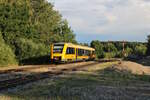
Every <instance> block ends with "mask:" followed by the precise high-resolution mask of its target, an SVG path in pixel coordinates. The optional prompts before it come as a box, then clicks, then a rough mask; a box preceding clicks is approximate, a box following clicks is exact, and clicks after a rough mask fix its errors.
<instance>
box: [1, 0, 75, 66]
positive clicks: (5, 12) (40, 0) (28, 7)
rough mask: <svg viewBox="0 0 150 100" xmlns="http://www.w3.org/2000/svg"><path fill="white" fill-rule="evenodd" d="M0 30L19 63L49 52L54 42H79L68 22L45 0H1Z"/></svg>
mask: <svg viewBox="0 0 150 100" xmlns="http://www.w3.org/2000/svg"><path fill="white" fill-rule="evenodd" d="M0 31H1V33H0V34H1V37H2V38H3V39H4V40H3V43H4V44H5V45H7V46H6V48H9V50H8V51H9V52H12V53H13V52H14V54H13V55H15V56H16V58H17V60H18V61H19V62H22V60H24V59H29V58H33V57H34V58H36V57H40V56H44V55H48V54H49V52H50V51H49V50H50V49H49V45H50V44H51V43H53V42H74V43H75V42H76V41H75V35H74V34H73V31H72V30H71V28H70V27H69V25H68V23H67V21H66V20H63V19H62V17H61V15H60V14H59V12H58V11H56V10H54V9H53V5H52V4H50V3H48V2H47V1H46V0H1V1H0ZM0 44H2V41H0ZM0 49H2V46H0ZM5 52H6V51H5ZM1 53H2V52H1ZM7 54H8V53H7ZM13 57H14V56H13ZM6 62H8V64H9V62H10V61H6ZM1 64H3V63H1V62H0V65H1Z"/></svg>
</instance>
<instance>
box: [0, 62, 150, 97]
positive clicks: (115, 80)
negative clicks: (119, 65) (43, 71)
mask: <svg viewBox="0 0 150 100" xmlns="http://www.w3.org/2000/svg"><path fill="white" fill-rule="evenodd" d="M112 64H114V63H104V64H101V65H98V66H93V69H92V68H89V69H88V70H87V71H86V72H77V73H70V74H65V75H62V76H59V77H54V78H53V79H45V80H43V81H39V82H37V83H36V82H35V83H32V84H28V85H26V86H24V87H19V88H18V89H16V90H13V91H7V92H4V93H2V95H1V96H0V98H1V100H120V99H121V100H134V99H136V100H141V99H142V100H148V99H149V98H150V95H143V93H141V92H140V90H138V89H139V85H140V86H141V85H143V87H142V86H141V87H140V88H144V86H145V85H147V84H149V83H150V78H149V77H148V76H138V75H133V74H131V73H130V72H127V71H119V70H117V69H113V68H108V66H111V65H112ZM94 68H95V69H96V70H94ZM133 83H134V84H133ZM148 86H150V85H148ZM130 87H136V90H135V89H133V90H132V89H130ZM128 89H129V90H130V91H129V90H128ZM137 91H138V92H137Z"/></svg>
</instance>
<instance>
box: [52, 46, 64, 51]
mask: <svg viewBox="0 0 150 100" xmlns="http://www.w3.org/2000/svg"><path fill="white" fill-rule="evenodd" d="M63 48H64V44H54V49H53V53H62V51H63Z"/></svg>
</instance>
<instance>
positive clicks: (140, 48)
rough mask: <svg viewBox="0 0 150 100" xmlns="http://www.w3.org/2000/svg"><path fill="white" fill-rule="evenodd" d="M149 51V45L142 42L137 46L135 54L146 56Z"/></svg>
mask: <svg viewBox="0 0 150 100" xmlns="http://www.w3.org/2000/svg"><path fill="white" fill-rule="evenodd" d="M146 51H147V47H146V46H145V45H143V44H140V45H138V46H136V47H135V54H136V55H139V56H145V55H146Z"/></svg>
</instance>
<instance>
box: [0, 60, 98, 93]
mask: <svg viewBox="0 0 150 100" xmlns="http://www.w3.org/2000/svg"><path fill="white" fill-rule="evenodd" d="M96 64H99V62H93V63H90V64H84V65H77V66H73V67H69V68H63V69H59V70H55V71H47V72H41V73H37V74H33V75H27V76H20V77H19V78H13V79H8V80H3V81H0V91H2V90H5V89H9V88H14V87H16V86H19V85H24V84H27V83H31V82H35V81H38V80H42V79H46V78H50V77H52V76H56V75H61V74H64V73H66V72H70V71H77V70H78V69H80V68H84V67H89V66H92V65H96Z"/></svg>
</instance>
